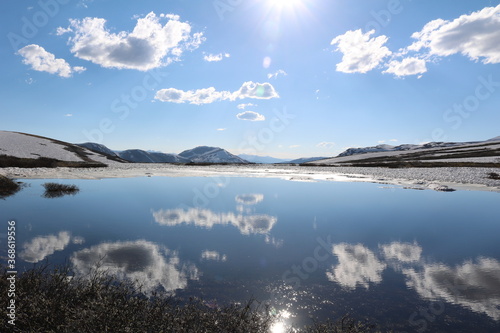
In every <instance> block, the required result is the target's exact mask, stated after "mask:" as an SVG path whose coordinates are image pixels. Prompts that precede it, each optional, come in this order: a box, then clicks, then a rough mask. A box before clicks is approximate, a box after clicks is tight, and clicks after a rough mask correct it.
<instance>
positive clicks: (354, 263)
mask: <svg viewBox="0 0 500 333" xmlns="http://www.w3.org/2000/svg"><path fill="white" fill-rule="evenodd" d="M332 252H333V254H334V255H336V256H337V258H338V260H339V264H338V265H337V266H332V267H331V269H330V271H327V272H326V276H327V278H328V279H329V280H330V281H333V282H337V283H339V284H340V285H341V286H343V287H345V288H347V289H355V288H356V286H357V285H361V286H363V287H365V288H367V289H368V287H369V283H370V282H372V283H376V284H377V283H380V282H382V271H383V270H384V269H385V267H386V264H384V263H382V262H380V261H379V260H378V259H377V257H376V256H375V254H374V253H373V252H372V251H370V250H369V249H367V248H366V247H364V246H363V245H361V244H357V245H351V244H345V243H342V244H337V245H334V246H333V250H332Z"/></svg>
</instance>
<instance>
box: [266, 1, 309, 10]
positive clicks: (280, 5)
mask: <svg viewBox="0 0 500 333" xmlns="http://www.w3.org/2000/svg"><path fill="white" fill-rule="evenodd" d="M267 1H268V3H269V5H270V6H271V7H275V8H277V9H285V8H295V7H297V6H298V5H300V4H301V2H302V0H267Z"/></svg>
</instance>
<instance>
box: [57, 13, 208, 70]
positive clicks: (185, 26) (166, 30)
mask: <svg viewBox="0 0 500 333" xmlns="http://www.w3.org/2000/svg"><path fill="white" fill-rule="evenodd" d="M162 20H168V21H167V22H166V23H165V24H163V23H162V22H161V21H162ZM105 25H106V20H105V19H103V18H96V17H94V18H92V17H87V18H84V19H82V20H76V19H75V20H70V27H69V28H66V29H65V28H60V29H58V31H57V33H58V34H62V33H72V34H73V36H72V37H70V39H69V43H70V45H71V52H72V53H74V55H75V56H76V57H78V58H80V59H84V60H88V61H91V62H93V63H95V64H98V65H101V66H102V67H106V68H128V69H137V70H141V71H147V70H150V69H153V68H157V67H160V66H166V65H168V64H170V63H172V62H173V61H178V60H180V56H181V55H182V53H183V52H184V51H186V50H193V49H196V48H197V47H198V46H199V45H200V44H201V43H202V42H203V41H204V37H203V34H202V33H194V34H191V26H190V24H189V23H187V22H181V21H179V17H178V16H176V15H160V16H159V17H158V16H156V14H155V13H154V12H151V13H149V14H147V15H146V16H145V17H144V18H140V19H138V20H137V24H136V25H135V27H134V29H133V30H132V32H127V31H121V32H118V33H112V32H110V31H109V30H108V29H106V27H105Z"/></svg>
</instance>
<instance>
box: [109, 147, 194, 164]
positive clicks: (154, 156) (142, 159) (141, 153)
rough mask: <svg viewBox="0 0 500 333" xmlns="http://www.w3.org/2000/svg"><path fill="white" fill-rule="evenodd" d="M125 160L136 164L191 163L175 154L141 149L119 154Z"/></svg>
mask: <svg viewBox="0 0 500 333" xmlns="http://www.w3.org/2000/svg"><path fill="white" fill-rule="evenodd" d="M118 155H119V156H120V157H121V158H123V159H124V160H127V161H130V162H134V163H189V162H191V161H190V160H189V159H187V158H184V157H182V156H179V155H175V154H165V153H159V152H149V151H145V150H141V149H128V150H124V151H121V152H119V153H118Z"/></svg>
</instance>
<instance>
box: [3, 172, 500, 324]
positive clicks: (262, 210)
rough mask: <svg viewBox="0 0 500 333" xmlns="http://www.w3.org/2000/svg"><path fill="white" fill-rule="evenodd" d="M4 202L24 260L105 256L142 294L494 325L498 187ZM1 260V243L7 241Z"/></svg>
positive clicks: (95, 185)
mask: <svg viewBox="0 0 500 333" xmlns="http://www.w3.org/2000/svg"><path fill="white" fill-rule="evenodd" d="M48 181H49V180H30V181H27V183H28V184H29V186H28V187H26V188H24V189H23V190H22V191H21V192H19V193H17V194H16V195H14V196H12V197H9V198H6V199H5V200H0V218H1V219H2V220H3V221H4V222H5V223H3V225H4V226H5V231H1V230H0V233H1V236H2V238H0V240H1V242H2V243H4V242H5V234H6V230H7V229H6V228H7V227H6V225H7V223H6V222H7V221H8V220H12V219H14V220H15V221H16V222H17V244H18V245H17V248H18V264H17V265H18V269H19V270H22V269H26V268H30V267H32V266H33V264H35V263H40V262H41V261H43V260H46V259H47V260H48V262H49V263H51V264H58V263H64V262H69V263H70V264H71V265H72V267H73V269H74V271H75V272H76V273H78V274H85V273H86V272H88V271H89V269H90V268H92V267H94V266H95V265H96V263H97V262H99V263H100V265H101V266H102V267H103V268H105V269H107V270H108V271H109V272H111V273H114V274H116V275H118V276H120V277H123V278H128V279H131V280H137V281H140V282H141V284H142V285H143V286H144V288H145V290H146V291H153V290H157V289H158V288H159V289H161V290H165V291H168V292H170V293H172V294H175V295H177V296H179V297H181V298H187V297H190V296H197V297H202V298H203V299H205V300H206V301H207V303H208V304H210V305H212V306H218V305H225V304H229V303H232V302H244V301H246V300H248V299H250V298H252V297H253V298H255V299H257V300H259V301H263V302H265V303H268V304H270V305H271V306H272V307H273V309H274V311H275V312H276V313H278V314H280V315H281V322H280V325H285V326H286V325H290V324H295V325H298V326H300V325H302V324H305V323H311V320H312V319H317V320H325V319H327V318H332V319H337V318H339V317H341V316H342V315H344V314H346V313H350V314H351V315H353V316H354V317H355V318H358V319H363V318H368V319H369V320H370V321H371V322H372V323H375V324H378V325H379V327H381V328H383V329H393V330H394V331H397V332H403V331H406V332H424V331H428V332H439V331H443V332H459V331H463V332H500V241H499V238H500V209H499V204H500V194H499V193H489V192H472V191H470V192H469V191H457V192H451V193H450V192H446V193H445V192H435V191H431V190H426V191H417V190H408V189H403V188H400V187H392V186H389V187H384V186H382V185H379V184H369V183H338V182H326V181H325V182H292V181H286V180H280V179H259V178H233V177H231V178H229V177H224V176H220V177H192V178H190V177H180V178H168V177H152V178H126V179H104V180H58V182H60V183H65V184H76V185H77V186H78V187H79V188H80V192H79V193H78V194H76V195H74V196H64V197H60V198H50V199H49V198H44V197H43V192H44V189H43V187H42V184H43V183H45V182H48ZM1 251H2V253H1V256H2V258H5V253H4V252H6V247H5V246H2V249H1Z"/></svg>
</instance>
